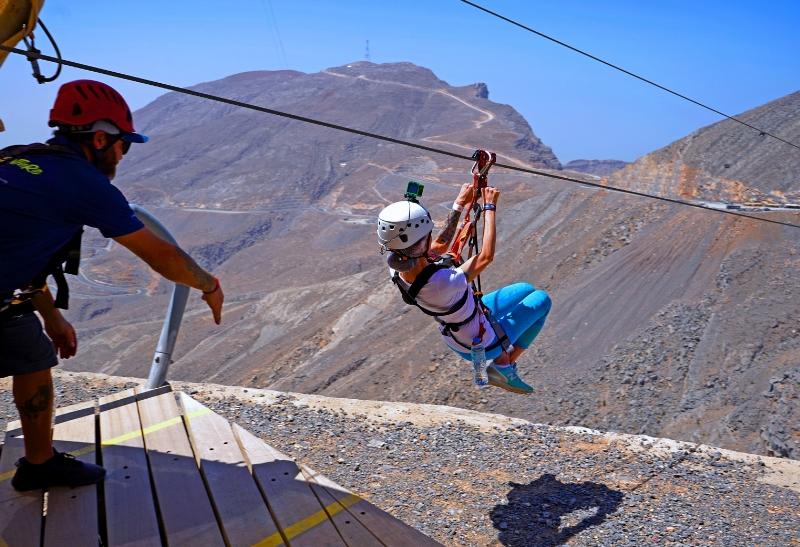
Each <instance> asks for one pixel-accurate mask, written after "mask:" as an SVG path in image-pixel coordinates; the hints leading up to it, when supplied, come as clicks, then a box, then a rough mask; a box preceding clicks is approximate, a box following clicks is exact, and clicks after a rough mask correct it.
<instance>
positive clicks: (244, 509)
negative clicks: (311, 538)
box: [180, 393, 278, 546]
mask: <svg viewBox="0 0 800 547" xmlns="http://www.w3.org/2000/svg"><path fill="white" fill-rule="evenodd" d="M180 402H181V406H182V407H183V413H184V416H185V417H186V422H187V428H188V430H189V438H190V440H191V441H192V446H193V447H194V452H195V455H196V456H197V458H198V459H199V464H200V471H201V472H202V473H203V476H204V477H205V480H206V485H208V489H209V491H210V492H211V499H212V503H213V504H214V507H216V509H217V515H219V518H220V521H221V528H222V533H223V535H224V537H225V540H226V542H227V543H228V544H229V545H232V546H240V545H241V546H245V545H247V546H249V545H253V544H254V543H257V542H258V541H260V540H261V539H263V538H265V537H268V536H272V535H273V534H276V533H277V532H278V528H277V526H276V525H275V522H273V520H272V517H271V516H270V514H269V510H268V509H267V505H266V503H265V502H264V498H263V497H262V496H261V493H260V492H259V490H258V486H257V485H256V483H255V480H254V479H253V476H252V475H251V474H250V471H249V470H248V468H247V464H246V463H245V458H244V455H243V454H242V450H241V448H240V447H239V443H238V442H237V441H236V437H234V435H233V431H232V430H231V424H230V423H229V422H228V421H227V420H226V419H225V418H223V417H222V416H220V415H218V414H215V413H214V412H212V411H211V410H209V409H208V408H206V407H205V406H203V405H201V404H200V403H198V402H197V401H195V400H194V399H192V398H191V397H189V396H188V395H186V394H185V393H181V394H180Z"/></svg>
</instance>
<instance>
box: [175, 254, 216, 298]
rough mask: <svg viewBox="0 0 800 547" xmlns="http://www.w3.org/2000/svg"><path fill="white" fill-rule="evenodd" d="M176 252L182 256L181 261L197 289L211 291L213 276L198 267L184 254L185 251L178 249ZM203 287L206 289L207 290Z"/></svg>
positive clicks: (213, 282)
mask: <svg viewBox="0 0 800 547" xmlns="http://www.w3.org/2000/svg"><path fill="white" fill-rule="evenodd" d="M178 250H179V251H180V253H181V256H183V260H184V263H185V265H186V269H187V270H188V272H189V275H191V277H192V279H193V280H194V281H196V283H197V285H196V286H197V288H200V290H212V288H213V286H214V285H215V281H214V276H212V275H211V274H209V273H208V272H207V271H205V270H204V269H203V268H201V267H200V265H199V264H198V263H197V262H195V261H194V259H193V258H192V257H191V256H189V255H188V254H187V253H186V251H184V250H183V249H181V248H180V247H178ZM203 287H206V288H207V289H206V288H203Z"/></svg>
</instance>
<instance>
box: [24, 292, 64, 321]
mask: <svg viewBox="0 0 800 547" xmlns="http://www.w3.org/2000/svg"><path fill="white" fill-rule="evenodd" d="M31 303H32V304H33V307H34V308H35V309H36V311H37V312H39V315H41V316H42V319H44V320H45V321H49V320H50V319H52V318H53V317H54V316H55V315H57V314H58V313H60V312H59V311H58V310H57V309H56V306H55V301H54V300H53V295H52V294H50V289H48V288H47V285H45V286H44V289H43V290H42V291H40V292H37V293H36V294H34V295H33V297H32V298H31Z"/></svg>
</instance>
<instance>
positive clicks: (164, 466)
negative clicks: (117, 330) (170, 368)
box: [137, 388, 225, 546]
mask: <svg viewBox="0 0 800 547" xmlns="http://www.w3.org/2000/svg"><path fill="white" fill-rule="evenodd" d="M137 394H139V388H137ZM144 397H147V393H144V394H142V395H139V396H137V399H138V400H137V406H138V408H139V417H140V419H141V422H142V428H143V430H144V433H145V436H144V444H145V449H146V450H147V458H148V460H149V463H150V472H151V474H152V477H153V485H154V487H155V491H156V502H157V504H158V510H159V513H160V515H161V522H162V525H163V528H164V531H165V533H166V536H167V541H168V542H169V543H170V544H171V545H203V546H212V545H224V544H225V543H224V541H223V539H222V534H221V533H220V530H219V526H218V524H217V519H216V516H215V515H214V511H213V509H212V507H211V502H210V501H209V499H208V493H207V492H206V488H205V485H204V484H203V479H202V477H201V476H200V470H199V469H198V468H197V463H196V462H195V456H194V453H193V452H192V447H191V444H190V443H189V438H188V436H187V434H186V429H185V427H184V425H183V417H182V416H181V414H180V411H179V409H178V404H177V403H176V402H175V395H174V394H173V393H171V392H168V393H163V394H161V395H158V396H156V397H149V398H144Z"/></svg>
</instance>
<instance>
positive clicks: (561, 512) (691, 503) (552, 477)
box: [0, 373, 800, 547]
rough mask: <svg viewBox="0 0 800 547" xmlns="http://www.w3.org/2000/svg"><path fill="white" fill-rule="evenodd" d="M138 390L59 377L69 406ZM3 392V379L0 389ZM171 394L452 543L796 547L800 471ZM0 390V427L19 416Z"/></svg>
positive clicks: (404, 409) (752, 459) (328, 401)
mask: <svg viewBox="0 0 800 547" xmlns="http://www.w3.org/2000/svg"><path fill="white" fill-rule="evenodd" d="M139 383H140V380H138V379H136V378H120V377H108V376H104V375H97V374H75V375H73V374H70V373H60V374H59V373H57V374H56V393H57V397H58V399H59V402H60V404H61V405H62V406H63V405H67V404H71V403H77V402H79V401H84V400H89V399H91V398H93V397H97V396H100V395H101V394H105V393H113V392H115V391H118V390H120V389H123V388H127V387H132V386H134V385H137V384H139ZM0 384H1V385H2V387H4V388H7V387H8V380H7V379H3V380H2V381H0ZM174 387H175V388H176V389H180V390H183V391H185V392H186V393H190V394H191V395H192V397H194V398H195V399H197V400H198V401H200V402H202V403H203V404H205V405H207V406H209V407H211V408H212V409H213V410H215V411H216V412H218V413H220V414H222V415H223V416H225V417H226V418H228V419H229V420H231V421H233V422H236V423H239V424H240V425H242V426H243V427H245V428H246V429H248V430H250V431H251V432H253V433H256V434H257V435H259V436H260V437H261V438H263V439H265V440H266V441H267V442H268V443H269V444H271V445H272V446H274V447H275V448H277V449H278V450H280V451H281V452H283V453H286V454H288V455H290V456H292V457H293V458H295V459H296V460H298V461H300V462H303V463H305V464H307V465H309V466H310V467H312V468H314V469H315V470H317V471H319V472H321V473H323V474H325V475H326V476H328V477H330V478H331V479H333V480H334V481H336V482H337V483H339V484H341V485H342V486H345V487H347V488H349V489H351V490H353V491H355V492H356V493H358V494H359V495H361V496H364V497H365V498H367V499H369V500H370V501H371V502H372V503H374V504H376V505H378V506H379V507H381V508H382V509H384V510H386V511H388V512H390V513H392V514H393V515H395V516H396V517H398V518H400V519H402V520H404V521H405V522H407V523H409V524H411V525H412V526H415V527H417V528H419V529H420V530H421V531H423V532H424V533H426V534H428V535H430V536H431V537H433V538H434V539H436V540H438V541H440V542H441V543H443V544H445V545H493V546H494V545H506V546H519V547H522V546H528V545H542V546H547V545H552V546H554V545H563V544H569V545H626V546H627V545H630V546H638V545H643V544H649V543H665V544H681V545H764V546H785V545H792V544H793V542H795V541H796V539H797V529H798V527H800V512H799V511H798V507H800V462H798V461H795V460H786V459H777V458H768V457H760V456H753V455H750V454H742V453H737V452H731V451H728V450H721V449H718V448H714V447H711V446H706V445H695V444H692V443H678V442H674V441H670V440H668V439H656V438H652V437H643V436H635V435H620V434H609V433H601V432H599V431H593V430H589V429H583V428H575V427H550V426H545V425H539V424H535V423H531V422H528V421H526V420H521V419H517V418H509V417H505V416H500V415H496V414H485V413H479V412H473V411H469V410H463V409H459V408H453V407H443V406H433V405H415V404H408V403H387V402H381V401H360V400H354V399H337V398H331V397H320V396H314V395H302V394H297V393H282V392H276V391H269V390H257V389H248V388H231V387H225V386H220V385H213V384H187V383H181V382H178V383H175V385H174ZM9 391H10V390H9V389H4V390H2V392H0V425H3V424H2V421H3V418H5V419H6V420H9V419H13V418H15V411H14V409H13V405H12V403H11V401H10V395H9Z"/></svg>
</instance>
